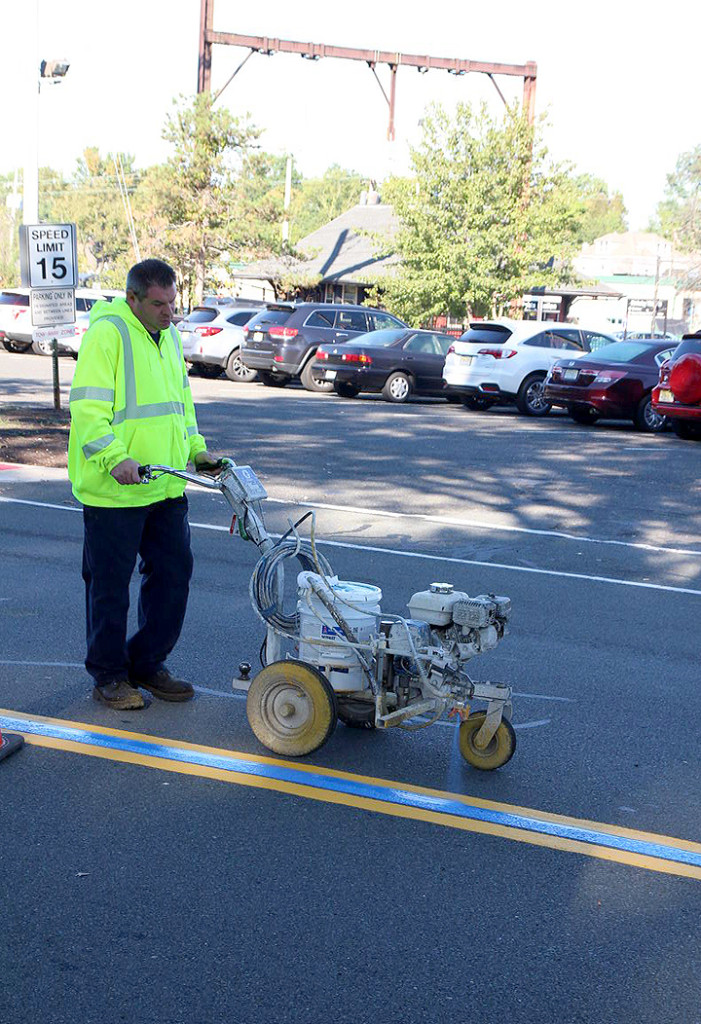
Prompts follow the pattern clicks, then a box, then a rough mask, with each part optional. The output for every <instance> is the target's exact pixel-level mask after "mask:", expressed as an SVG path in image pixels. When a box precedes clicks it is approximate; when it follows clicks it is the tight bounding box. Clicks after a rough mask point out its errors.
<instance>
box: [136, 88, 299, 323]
mask: <svg viewBox="0 0 701 1024" xmlns="http://www.w3.org/2000/svg"><path fill="white" fill-rule="evenodd" d="M259 134H260V132H259V131H258V129H256V128H255V127H253V126H252V125H250V124H248V123H247V122H246V123H242V122H241V121H240V120H239V119H238V118H235V117H233V116H232V115H231V114H230V113H229V112H228V111H227V110H225V109H224V108H220V109H215V108H214V106H213V100H212V97H211V96H210V95H208V94H200V95H198V96H196V97H195V98H194V99H193V100H187V99H184V98H182V97H181V98H180V100H179V101H176V109H175V112H174V113H173V114H172V115H170V116H169V117H168V118H167V120H166V126H165V128H164V131H163V137H164V138H165V139H166V141H167V142H169V143H170V144H171V146H172V154H171V156H170V157H169V158H168V160H167V162H166V163H165V164H161V165H159V166H157V167H153V168H150V170H149V171H148V172H147V173H146V174H145V176H144V179H143V182H142V185H141V186H140V188H139V189H138V191H137V194H136V197H135V218H136V220H137V226H138V229H139V240H140V244H141V248H142V256H144V255H158V256H160V257H161V258H163V259H166V260H168V261H169V262H171V263H172V264H173V266H174V267H175V269H176V271H177V272H178V274H179V275H180V278H181V284H182V294H183V299H184V302H185V303H186V304H191V303H192V302H199V301H201V299H202V296H203V294H204V291H205V289H206V288H208V287H220V286H221V278H220V276H218V273H219V272H220V271H221V270H225V269H226V267H227V266H228V265H230V264H231V263H235V262H237V261H240V260H242V259H243V260H248V259H254V258H257V257H259V256H262V255H268V254H269V253H270V252H271V251H272V249H273V248H274V243H273V235H274V232H273V230H272V228H271V224H273V223H275V222H277V226H278V241H277V247H278V249H279V223H280V221H279V209H278V206H277V204H276V203H275V202H274V201H266V202H262V201H260V202H258V200H260V195H259V194H257V192H256V189H255V188H253V187H252V184H251V183H252V180H259V179H261V178H263V179H265V177H266V175H267V174H268V173H269V170H270V169H269V167H268V165H267V164H266V162H265V161H264V160H261V159H256V157H255V155H254V154H253V149H254V147H255V144H256V141H257V139H258V136H259Z"/></svg>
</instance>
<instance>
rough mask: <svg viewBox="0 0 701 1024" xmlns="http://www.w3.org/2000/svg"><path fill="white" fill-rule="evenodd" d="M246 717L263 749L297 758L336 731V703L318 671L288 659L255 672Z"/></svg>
mask: <svg viewBox="0 0 701 1024" xmlns="http://www.w3.org/2000/svg"><path fill="white" fill-rule="evenodd" d="M246 714H247V715H248V721H249V724H250V726H251V729H253V732H254V733H255V735H256V737H257V739H259V740H260V742H261V743H262V744H263V746H264V747H267V748H268V750H272V751H274V752H275V753H276V754H286V755H288V756H292V757H301V756H302V755H303V754H311V753H312V751H314V750H318V749H319V747H321V746H323V745H324V743H326V741H327V739H328V738H329V736H330V735H331V733H332V732H333V731H334V729H335V728H336V720H337V717H338V704H337V702H336V694H335V693H334V691H333V689H332V688H331V685H330V683H329V681H328V680H327V679H326V677H325V676H323V675H322V674H321V672H319V671H318V669H316V668H314V667H313V666H312V665H307V664H306V662H304V661H295V660H293V659H289V660H288V661H274V662H272V664H270V665H266V667H265V668H264V669H263V670H262V671H261V672H259V673H258V675H257V676H256V677H255V679H254V680H253V682H252V683H251V685H250V688H249V690H248V699H247V701H246Z"/></svg>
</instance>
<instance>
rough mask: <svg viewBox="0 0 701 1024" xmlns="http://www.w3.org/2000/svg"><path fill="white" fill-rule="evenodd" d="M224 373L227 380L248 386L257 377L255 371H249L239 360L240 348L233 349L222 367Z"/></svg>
mask: <svg viewBox="0 0 701 1024" xmlns="http://www.w3.org/2000/svg"><path fill="white" fill-rule="evenodd" d="M224 373H225V374H226V375H227V377H228V378H229V380H233V381H236V383H237V384H250V383H251V381H252V380H255V379H256V377H257V376H258V375H257V373H256V371H255V370H251V369H249V367H248V366H246V364H245V363H244V362H243V360H242V359H241V349H240V348H235V349H234V351H233V352H232V353H231V354H230V355H229V358H228V359H227V361H226V366H225V367H224Z"/></svg>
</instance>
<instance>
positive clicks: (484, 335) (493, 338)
mask: <svg viewBox="0 0 701 1024" xmlns="http://www.w3.org/2000/svg"><path fill="white" fill-rule="evenodd" d="M510 337H511V331H510V330H509V328H508V327H504V326H503V325H501V324H484V326H482V325H480V326H479V327H476V326H474V325H473V326H471V327H470V328H469V330H467V331H465V333H464V334H462V335H461V336H460V338H459V339H458V340H459V341H471V342H474V343H476V344H478V345H483V344H484V343H485V342H488V343H489V344H490V345H503V344H504V342H505V341H507V340H508V339H509V338H510Z"/></svg>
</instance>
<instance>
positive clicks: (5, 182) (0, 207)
mask: <svg viewBox="0 0 701 1024" xmlns="http://www.w3.org/2000/svg"><path fill="white" fill-rule="evenodd" d="M21 187H22V183H21V179H19V177H18V178H17V179H15V177H14V175H10V174H7V175H4V174H3V175H0V287H10V288H14V287H17V285H19V225H20V222H21V220H22V214H21V210H20V206H19V197H20V194H21V193H20V191H19V190H20V189H21Z"/></svg>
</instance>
